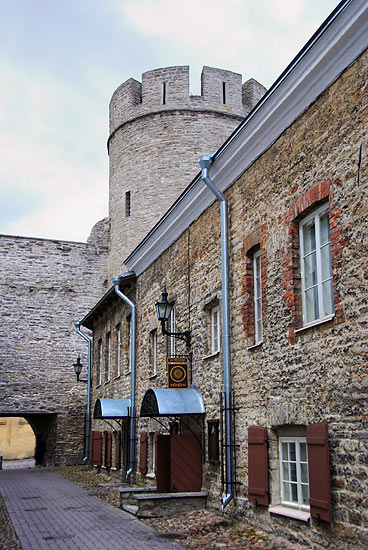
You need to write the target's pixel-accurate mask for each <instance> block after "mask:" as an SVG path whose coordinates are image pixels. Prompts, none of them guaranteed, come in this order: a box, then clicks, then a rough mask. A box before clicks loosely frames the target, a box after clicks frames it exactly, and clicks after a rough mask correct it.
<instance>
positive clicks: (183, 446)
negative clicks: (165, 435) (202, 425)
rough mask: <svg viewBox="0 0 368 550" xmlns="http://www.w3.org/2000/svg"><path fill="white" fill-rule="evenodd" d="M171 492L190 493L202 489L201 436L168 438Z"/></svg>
mask: <svg viewBox="0 0 368 550" xmlns="http://www.w3.org/2000/svg"><path fill="white" fill-rule="evenodd" d="M170 440H171V445H170V454H171V459H170V469H171V491H172V492H192V491H200V490H201V488H202V444H201V436H200V435H194V434H178V435H171V437H170Z"/></svg>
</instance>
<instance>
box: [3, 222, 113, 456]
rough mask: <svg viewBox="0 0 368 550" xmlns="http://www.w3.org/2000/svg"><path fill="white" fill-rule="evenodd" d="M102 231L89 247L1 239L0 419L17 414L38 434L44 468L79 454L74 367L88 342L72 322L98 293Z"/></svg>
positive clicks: (80, 411) (82, 402)
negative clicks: (41, 439)
mask: <svg viewBox="0 0 368 550" xmlns="http://www.w3.org/2000/svg"><path fill="white" fill-rule="evenodd" d="M105 226H106V222H105V221H102V222H99V224H97V226H96V227H95V228H94V234H93V235H92V236H91V239H90V242H89V244H86V243H75V242H68V241H59V240H55V241H54V240H46V239H35V238H27V237H12V236H6V235H2V236H1V237H0V255H1V268H0V269H1V271H0V274H1V281H0V284H1V296H2V300H1V305H0V309H1V319H2V322H1V328H0V414H4V413H6V414H8V413H11V414H12V415H17V414H20V413H22V414H21V416H25V417H26V418H27V420H28V421H29V422H30V423H31V424H32V427H33V429H34V430H35V431H39V432H42V433H43V435H44V437H45V438H46V439H48V462H49V463H59V462H66V463H68V462H69V463H70V462H79V461H80V459H81V457H82V453H83V441H84V417H85V407H86V385H85V384H76V382H75V375H74V371H73V363H74V362H75V361H76V358H77V356H78V354H80V355H81V360H82V363H83V364H84V365H87V345H86V343H85V341H84V340H82V339H81V338H80V336H78V335H77V334H76V331H75V327H74V321H77V320H78V319H79V318H80V317H82V316H83V314H84V313H85V311H86V310H88V308H90V307H91V306H92V305H93V303H94V302H95V301H96V299H97V298H98V297H99V295H100V294H101V293H102V291H103V288H104V286H103V283H104V280H105V275H104V272H103V271H104V267H105V262H106V251H107V247H106V244H105V245H104V246H103V238H102V237H101V233H102V234H103V233H104V232H105V231H106V230H105V229H104V228H105ZM105 243H106V240H105ZM85 375H86V371H85V372H84V377H85ZM82 377H83V375H82ZM27 413H28V416H26V415H27ZM45 413H48V414H45ZM35 415H36V416H35ZM55 415H57V416H55ZM47 431H49V432H50V431H52V432H53V436H52V437H51V436H50V433H46V432H47Z"/></svg>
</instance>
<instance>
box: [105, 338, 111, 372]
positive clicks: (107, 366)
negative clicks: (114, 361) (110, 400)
mask: <svg viewBox="0 0 368 550" xmlns="http://www.w3.org/2000/svg"><path fill="white" fill-rule="evenodd" d="M106 348H107V349H106V356H107V357H106V363H107V364H106V382H110V380H111V332H108V333H107V335H106Z"/></svg>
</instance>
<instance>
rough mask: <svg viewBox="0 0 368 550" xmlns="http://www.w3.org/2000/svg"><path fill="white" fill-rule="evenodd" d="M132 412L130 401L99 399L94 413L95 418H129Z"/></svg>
mask: <svg viewBox="0 0 368 550" xmlns="http://www.w3.org/2000/svg"><path fill="white" fill-rule="evenodd" d="M129 411H130V399H97V401H96V403H95V408H94V411H93V418H94V419H96V420H104V419H106V418H127V417H129V416H130V415H129Z"/></svg>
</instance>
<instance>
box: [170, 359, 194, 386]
mask: <svg viewBox="0 0 368 550" xmlns="http://www.w3.org/2000/svg"><path fill="white" fill-rule="evenodd" d="M188 370H189V367H188V357H168V358H167V387H168V388H176V389H181V388H188V387H189V376H188Z"/></svg>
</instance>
